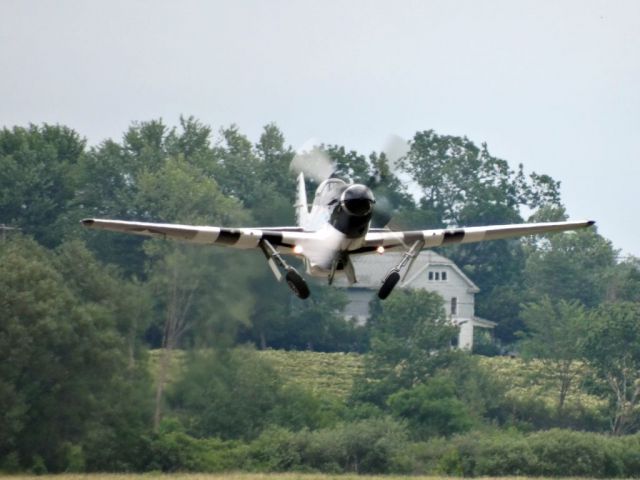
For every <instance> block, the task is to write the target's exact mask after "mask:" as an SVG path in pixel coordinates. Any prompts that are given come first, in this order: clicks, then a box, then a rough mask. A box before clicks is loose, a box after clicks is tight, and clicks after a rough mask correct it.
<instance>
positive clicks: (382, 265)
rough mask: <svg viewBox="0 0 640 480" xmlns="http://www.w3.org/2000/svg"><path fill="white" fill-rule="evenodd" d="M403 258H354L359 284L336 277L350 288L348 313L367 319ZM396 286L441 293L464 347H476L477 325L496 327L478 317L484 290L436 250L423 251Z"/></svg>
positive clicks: (399, 255)
mask: <svg viewBox="0 0 640 480" xmlns="http://www.w3.org/2000/svg"><path fill="white" fill-rule="evenodd" d="M401 258H402V253H401V252H387V253H384V254H383V255H378V254H371V255H359V256H356V257H352V260H353V264H354V268H355V271H356V277H357V279H358V283H356V284H354V285H353V286H351V287H348V285H347V283H346V280H344V279H342V278H341V279H340V280H338V279H336V282H335V284H336V286H340V287H344V288H346V293H347V296H348V297H349V303H348V305H347V306H346V308H345V316H347V317H348V318H352V317H355V318H356V319H357V320H358V321H359V322H361V323H365V322H366V321H367V319H368V318H369V302H370V301H371V299H372V298H373V297H374V296H375V295H376V293H377V291H378V289H379V288H380V285H381V281H382V279H383V278H384V276H385V275H386V273H387V272H388V271H389V270H390V269H391V268H393V267H394V266H396V265H397V264H398V263H399V262H400V259H401ZM396 288H413V289H418V288H422V289H425V290H429V291H431V292H437V293H439V294H440V296H442V298H443V299H444V307H445V311H446V313H447V315H448V316H449V318H450V319H451V322H452V323H453V324H454V325H458V326H459V327H460V333H459V336H458V346H459V347H460V348H463V349H467V350H469V349H471V348H472V347H473V331H474V329H475V328H489V329H492V328H494V327H495V326H496V323H495V322H491V321H489V320H484V319H482V318H479V317H476V316H475V312H474V302H475V299H474V297H475V294H476V293H478V292H479V291H480V289H479V288H478V287H477V286H476V285H475V284H474V283H473V282H472V281H471V280H470V279H469V277H467V276H466V275H465V274H464V273H463V272H462V270H460V269H459V268H458V266H457V265H456V264H455V263H453V262H452V261H451V260H449V259H448V258H445V257H443V256H442V255H438V254H437V253H435V252H432V251H429V250H427V251H424V252H422V253H421V254H420V255H419V256H418V258H416V260H415V262H414V263H413V266H412V268H411V271H410V272H409V275H408V276H407V277H406V279H405V281H404V282H401V283H400V284H399V285H398V286H396ZM392 295H393V293H392Z"/></svg>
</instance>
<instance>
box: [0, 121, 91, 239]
mask: <svg viewBox="0 0 640 480" xmlns="http://www.w3.org/2000/svg"><path fill="white" fill-rule="evenodd" d="M85 143H86V142H85V140H84V139H82V138H80V136H79V135H78V134H77V133H76V132H75V131H73V130H71V129H70V128H67V127H63V126H59V125H47V124H44V125H43V126H36V125H30V126H29V127H28V128H24V127H14V128H13V129H12V130H9V129H7V128H3V129H2V130H1V131H0V222H1V223H5V224H7V225H10V226H13V227H19V228H21V229H22V231H23V232H25V233H27V234H29V235H33V236H34V237H35V238H36V239H37V240H38V241H39V242H40V243H42V244H44V245H47V246H49V247H53V246H56V245H58V244H60V243H61V242H62V240H63V239H64V238H65V236H66V235H67V233H68V232H69V231H70V230H72V229H73V228H76V229H77V228H78V225H77V220H76V219H74V218H69V214H70V211H69V210H70V206H71V202H72V201H73V199H74V197H75V194H76V189H77V188H78V187H79V168H80V167H79V165H80V163H81V161H82V158H83V156H84V154H85Z"/></svg>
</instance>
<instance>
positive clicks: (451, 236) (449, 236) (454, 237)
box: [442, 230, 464, 245]
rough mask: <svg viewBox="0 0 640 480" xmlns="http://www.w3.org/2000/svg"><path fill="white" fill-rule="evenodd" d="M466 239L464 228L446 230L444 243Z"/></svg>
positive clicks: (459, 241)
mask: <svg viewBox="0 0 640 480" xmlns="http://www.w3.org/2000/svg"><path fill="white" fill-rule="evenodd" d="M462 240H464V230H447V231H445V232H444V239H443V240H442V244H443V245H444V244H447V243H461V242H462Z"/></svg>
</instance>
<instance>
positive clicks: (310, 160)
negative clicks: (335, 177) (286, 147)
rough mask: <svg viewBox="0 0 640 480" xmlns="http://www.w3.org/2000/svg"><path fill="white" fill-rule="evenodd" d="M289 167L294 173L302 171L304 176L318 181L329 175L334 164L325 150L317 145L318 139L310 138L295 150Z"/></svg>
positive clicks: (333, 168)
mask: <svg viewBox="0 0 640 480" xmlns="http://www.w3.org/2000/svg"><path fill="white" fill-rule="evenodd" d="M289 169H290V170H293V171H294V172H295V173H304V175H305V177H308V178H311V179H313V180H315V181H316V182H318V183H320V182H322V181H323V180H326V179H327V178H329V177H330V176H331V174H332V173H333V172H334V170H335V164H334V162H333V160H331V158H330V157H329V155H328V154H327V152H325V151H324V150H322V149H321V148H320V147H319V143H318V141H317V140H316V139H314V138H310V139H309V140H307V141H306V142H305V143H304V144H303V145H302V146H301V147H300V148H299V149H298V150H297V151H296V154H295V156H294V157H293V159H292V160H291V164H290V165H289Z"/></svg>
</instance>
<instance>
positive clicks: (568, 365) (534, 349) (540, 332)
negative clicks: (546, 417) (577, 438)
mask: <svg viewBox="0 0 640 480" xmlns="http://www.w3.org/2000/svg"><path fill="white" fill-rule="evenodd" d="M522 318H523V320H524V324H525V327H526V329H527V330H526V331H527V333H526V336H525V339H524V340H523V341H522V343H521V347H522V351H523V354H524V355H525V357H529V358H538V359H540V360H541V362H542V365H543V367H544V368H545V372H544V373H545V375H546V376H547V377H548V378H554V379H556V381H557V382H558V414H559V415H560V414H561V413H562V409H563V407H564V402H565V399H566V397H567V394H568V393H569V389H570V387H571V383H572V382H573V381H574V378H575V375H576V373H577V372H576V370H575V369H574V368H573V366H574V364H575V363H576V362H577V361H578V360H579V359H580V358H581V349H582V339H583V338H584V334H585V332H586V331H587V329H588V328H589V326H588V324H587V314H586V311H585V309H584V307H583V306H582V305H581V304H580V303H579V302H577V301H573V302H567V301H565V300H561V301H560V302H558V303H553V302H552V301H551V299H550V298H549V297H546V296H545V297H543V298H542V299H541V300H540V301H539V302H537V303H528V304H526V305H525V307H524V309H523V311H522Z"/></svg>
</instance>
